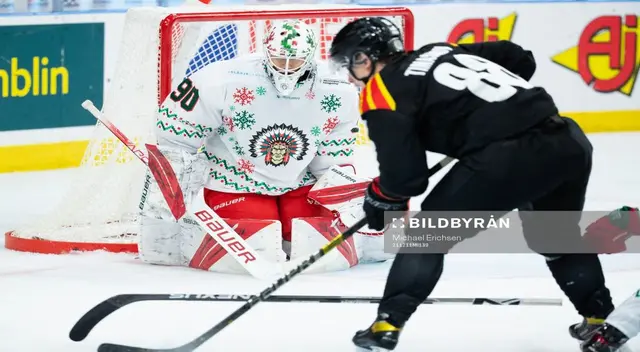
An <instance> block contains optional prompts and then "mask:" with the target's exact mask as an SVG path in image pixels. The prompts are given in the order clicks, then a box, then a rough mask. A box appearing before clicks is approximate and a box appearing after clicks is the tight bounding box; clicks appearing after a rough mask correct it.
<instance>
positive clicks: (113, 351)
mask: <svg viewBox="0 0 640 352" xmlns="http://www.w3.org/2000/svg"><path fill="white" fill-rule="evenodd" d="M451 161H453V158H444V159H443V160H441V161H440V162H439V163H438V164H436V165H435V166H434V167H433V168H431V169H429V174H430V176H431V175H433V174H434V173H436V172H437V171H439V170H441V169H442V168H443V167H445V166H446V165H448V164H449V163H450V162H451ZM366 224H367V219H360V220H359V221H358V222H356V223H355V224H354V225H353V226H351V227H350V228H348V229H347V230H346V231H344V232H343V233H341V234H338V235H337V236H336V237H334V238H333V240H331V241H330V242H329V243H327V244H326V245H324V246H323V247H322V248H320V249H319V250H318V251H317V252H316V253H315V254H312V255H311V256H310V257H309V258H308V259H306V260H305V261H303V262H302V263H300V264H299V265H298V266H296V267H295V268H293V269H292V270H291V271H290V272H289V273H288V274H286V275H285V276H283V277H282V278H280V279H279V280H278V281H276V282H275V283H274V284H273V285H271V286H269V287H267V288H266V289H264V290H263V291H262V292H260V293H259V294H258V295H257V296H250V297H249V299H248V300H247V301H246V303H245V304H243V305H242V306H241V307H240V308H238V309H237V310H236V311H235V312H233V313H231V314H230V315H229V316H228V317H226V318H224V319H223V320H222V321H220V322H219V323H218V324H216V325H215V326H213V327H212V328H211V329H209V330H207V331H205V332H204V333H203V334H202V335H200V336H198V337H196V338H195V339H193V340H191V341H190V342H188V343H186V344H184V345H182V346H179V347H176V348H167V349H146V348H141V347H134V346H126V345H118V344H111V343H103V344H101V345H100V346H99V347H98V352H124V351H127V352H136V351H138V352H140V351H158V352H162V351H170V352H191V351H193V350H194V349H196V348H198V347H200V346H201V345H202V344H204V343H205V342H207V341H208V340H209V339H211V338H212V337H213V336H215V335H216V334H218V333H219V332H220V331H222V330H223V329H224V328H226V327H227V326H229V325H230V324H231V323H233V322H234V321H236V320H238V318H240V317H241V316H243V315H244V314H245V313H246V312H248V311H249V310H251V308H253V307H255V306H256V305H257V304H258V303H260V302H262V301H266V300H267V299H268V298H269V297H270V296H271V294H273V293H274V292H275V291H276V290H277V289H279V288H280V287H282V286H284V285H285V284H286V283H287V282H289V281H290V280H291V279H292V278H294V277H295V276H296V275H298V274H300V273H301V272H302V271H304V270H305V269H307V268H308V267H310V266H311V265H312V264H313V263H315V262H316V261H318V260H320V259H321V258H322V257H324V256H325V255H326V254H327V253H329V252H330V251H331V250H333V249H334V248H336V247H337V246H338V245H340V244H341V243H342V242H344V241H345V240H347V239H348V238H349V237H351V236H353V234H354V233H356V232H357V231H358V230H359V229H361V228H362V227H364V226H365V225H366Z"/></svg>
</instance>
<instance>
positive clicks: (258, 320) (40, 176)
mask: <svg viewBox="0 0 640 352" xmlns="http://www.w3.org/2000/svg"><path fill="white" fill-rule="evenodd" d="M590 138H591V140H592V142H593V144H594V147H595V164H594V171H593V178H592V182H591V184H590V187H589V193H588V201H587V208H588V209H593V210H596V209H597V210H612V209H614V208H616V207H618V206H621V205H640V182H638V173H639V172H638V171H640V166H639V163H638V154H637V153H638V150H640V134H638V133H627V134H598V135H591V136H590ZM437 160H439V157H438V156H433V157H431V161H430V163H431V164H434V163H435V162H437ZM360 162H361V164H362V165H358V166H359V171H360V173H363V174H366V175H373V174H375V172H376V167H375V162H374V161H372V158H371V156H369V157H368V158H364V159H361V161H360ZM74 172H75V170H59V171H48V172H34V173H19V174H0V190H1V191H2V194H3V197H2V200H1V201H0V214H1V216H0V230H1V232H3V233H4V232H5V231H8V230H11V229H14V228H15V227H16V226H19V225H20V224H23V223H28V222H30V221H33V220H34V219H35V218H37V217H38V216H40V215H42V214H45V213H48V212H49V211H51V210H52V209H55V206H56V204H58V202H61V201H64V199H62V197H63V195H64V193H65V192H66V190H67V189H68V187H69V186H70V185H71V182H72V178H71V176H72V174H73V173H74ZM417 203H418V202H414V203H413V204H414V205H413V206H414V207H415V206H416V204H417ZM602 261H603V265H604V266H605V269H606V272H607V283H608V285H609V288H610V289H611V290H612V292H613V295H614V297H615V300H616V302H621V301H622V300H623V299H624V298H626V296H628V295H629V294H631V292H632V291H633V290H634V289H637V288H638V287H640V255H631V254H629V255H616V256H603V257H602ZM388 266H389V264H388V263H385V264H374V265H366V266H360V267H356V268H353V269H351V270H348V271H344V272H337V273H326V274H312V275H300V276H298V277H297V278H295V279H294V280H293V281H292V282H290V283H289V284H288V285H286V286H285V287H283V288H282V289H281V290H279V291H278V292H277V294H313V295H375V296H379V295H381V293H382V289H383V286H384V280H385V278H386V272H387V270H388ZM267 284H268V282H261V281H258V280H256V279H252V278H250V277H247V276H238V275H223V274H214V273H209V272H202V271H197V270H191V269H186V268H171V267H160V266H149V265H145V264H142V263H140V262H139V261H138V260H137V259H136V258H135V256H133V255H124V254H120V255H118V254H108V253H88V254H73V255H65V256H55V255H37V254H27V253H18V252H13V251H8V250H5V249H4V248H3V247H2V248H1V249H0V287H1V288H2V289H1V290H0V351H3V352H4V351H8V352H23V351H25V352H26V351H28V352H31V351H36V352H57V351H60V352H75V351H95V349H96V347H97V346H98V345H99V344H100V343H102V342H117V343H130V344H136V345H141V346H145V347H155V348H161V347H174V346H177V345H181V344H183V343H185V342H187V341H188V340H190V339H191V338H193V337H195V336H197V335H198V334H200V333H201V332H203V331H205V330H206V329H208V328H209V327H210V326H212V325H214V324H215V323H217V322H218V321H219V320H221V319H222V318H224V317H226V316H227V315H228V314H229V313H231V312H232V311H233V310H234V309H236V308H237V307H239V306H240V304H239V303H191V302H145V303H136V304H134V305H131V306H129V307H126V308H124V309H122V310H121V311H118V312H116V313H115V314H113V315H112V316H110V317H109V318H107V319H106V320H104V321H103V322H102V323H100V324H99V325H98V326H97V327H96V328H95V330H94V331H93V332H92V333H91V334H90V335H89V337H88V338H87V339H86V340H85V341H83V342H79V343H78V342H72V341H71V340H69V339H68V337H67V336H68V333H69V330H70V328H71V326H72V325H73V324H74V323H75V322H76V320H77V319H78V318H79V317H80V316H81V315H82V314H84V313H85V312H86V311H87V310H88V309H90V308H91V307H92V306H94V305H95V304H97V303H98V302H100V301H101V300H103V299H106V298H108V297H109V296H112V295H115V294H119V293H180V292H184V293H187V292H188V293H228V294H232V293H233V294H252V293H257V292H259V291H261V290H262V289H264V287H265V286H266V285H267ZM433 296H434V297H472V296H474V297H477V296H493V297H552V298H561V297H562V293H561V292H560V290H559V289H558V288H557V287H556V286H555V283H554V282H553V280H552V279H551V278H550V277H549V274H548V273H547V270H546V266H545V264H544V260H543V259H542V258H540V257H538V256H535V255H506V254H505V255H477V254H476V255H463V254H456V255H451V256H449V257H448V258H447V261H446V264H445V272H444V274H443V279H442V281H441V282H440V284H439V285H438V286H437V288H436V291H435V292H434V294H433ZM375 309H376V307H375V305H369V304H367V305H351V304H309V303H308V304H302V303H262V304H260V305H258V306H257V307H255V308H254V309H253V310H251V311H250V312H249V313H247V314H246V315H245V316H243V317H242V318H241V319H239V320H238V321H236V322H234V323H233V324H232V325H231V326H229V327H228V328H226V329H225V330H224V331H223V332H221V333H220V334H219V335H217V336H216V337H214V338H213V339H212V340H210V341H209V342H208V343H207V344H205V345H204V346H203V347H202V348H201V349H200V350H202V351H225V352H235V351H278V352H289V351H290V352H316V351H318V352H320V351H332V352H342V351H353V350H354V348H353V347H352V345H351V343H350V339H351V336H352V334H353V332H354V331H355V330H357V329H359V328H363V327H365V326H367V325H368V324H369V323H370V321H371V319H372V318H373V317H374V315H375ZM577 319H578V316H577V314H576V313H575V312H574V310H573V309H572V307H571V306H569V305H567V303H565V305H564V306H563V307H517V306H505V307H491V306H457V305H440V306H423V307H422V308H421V309H420V310H419V311H418V312H417V313H416V314H415V315H414V317H413V318H412V319H411V321H410V322H409V324H408V325H407V327H406V330H405V332H404V333H403V336H402V340H401V343H400V345H399V347H398V349H397V351H399V352H409V351H421V352H424V351H436V352H447V351H460V352H472V351H493V352H498V351H505V352H571V351H575V352H578V347H577V343H576V342H575V341H573V340H572V339H571V338H569V337H568V335H567V332H566V331H567V326H568V325H569V324H571V323H573V322H575V321H577ZM639 345H640V343H639V342H638V340H637V339H636V340H632V347H635V348H636V349H638V350H639V351H640V348H639V347H637V346H639Z"/></svg>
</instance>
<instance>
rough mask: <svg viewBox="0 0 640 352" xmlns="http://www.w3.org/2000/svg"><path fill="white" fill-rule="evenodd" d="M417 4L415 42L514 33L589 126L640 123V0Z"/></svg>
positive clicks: (571, 111) (559, 97)
mask: <svg viewBox="0 0 640 352" xmlns="http://www.w3.org/2000/svg"><path fill="white" fill-rule="evenodd" d="M430 8H431V11H426V10H427V6H425V7H412V9H413V10H414V13H416V14H417V15H416V18H417V19H418V20H417V21H416V46H421V45H424V44H427V43H429V42H434V41H449V42H455V43H477V42H484V41H496V40H511V41H513V42H515V43H516V44H519V45H521V46H522V47H524V48H525V49H527V50H531V51H532V52H533V54H534V57H535V59H536V63H537V70H536V73H535V75H534V76H533V78H532V80H531V82H532V83H533V84H535V85H539V86H542V87H544V88H545V89H546V90H547V91H548V92H549V93H550V94H551V95H552V96H553V98H554V99H555V101H556V103H557V104H558V107H559V108H560V110H561V111H562V112H563V113H564V114H566V115H567V116H571V117H574V118H575V119H576V120H578V122H579V123H580V124H581V126H582V127H583V128H585V129H586V130H587V131H588V132H605V131H629V130H640V92H638V90H640V88H638V87H637V86H638V84H637V75H638V68H639V67H640V35H639V34H640V29H639V28H640V27H639V26H638V16H639V15H640V12H639V11H638V3H637V2H619V3H610V2H607V3H580V4H576V3H548V2H545V3H502V4H497V3H493V4H447V5H442V6H436V5H434V6H430Z"/></svg>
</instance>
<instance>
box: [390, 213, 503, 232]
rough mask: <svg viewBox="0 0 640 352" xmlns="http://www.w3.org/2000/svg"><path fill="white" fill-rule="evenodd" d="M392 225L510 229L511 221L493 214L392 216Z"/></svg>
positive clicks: (419, 227)
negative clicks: (437, 216) (486, 217)
mask: <svg viewBox="0 0 640 352" xmlns="http://www.w3.org/2000/svg"><path fill="white" fill-rule="evenodd" d="M391 227H392V228H396V229H404V228H410V229H480V230H484V229H508V228H510V227H511V221H510V219H509V218H498V219H496V218H495V217H494V216H493V215H492V216H490V217H489V218H488V219H485V218H478V217H470V218H463V217H448V218H431V217H415V218H408V219H406V218H392V219H391Z"/></svg>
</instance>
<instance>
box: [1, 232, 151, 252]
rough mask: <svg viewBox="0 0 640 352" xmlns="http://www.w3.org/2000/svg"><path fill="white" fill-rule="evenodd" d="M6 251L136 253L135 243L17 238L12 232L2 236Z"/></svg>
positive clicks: (136, 245) (136, 246)
mask: <svg viewBox="0 0 640 352" xmlns="http://www.w3.org/2000/svg"><path fill="white" fill-rule="evenodd" d="M4 247H5V248H6V249H10V250H14V251H19V252H30V253H40V254H68V253H73V252H92V251H106V252H111V253H138V244H137V243H93V242H67V241H52V240H46V239H43V238H24V237H17V236H15V235H14V234H13V231H9V232H7V233H5V234H4Z"/></svg>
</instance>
